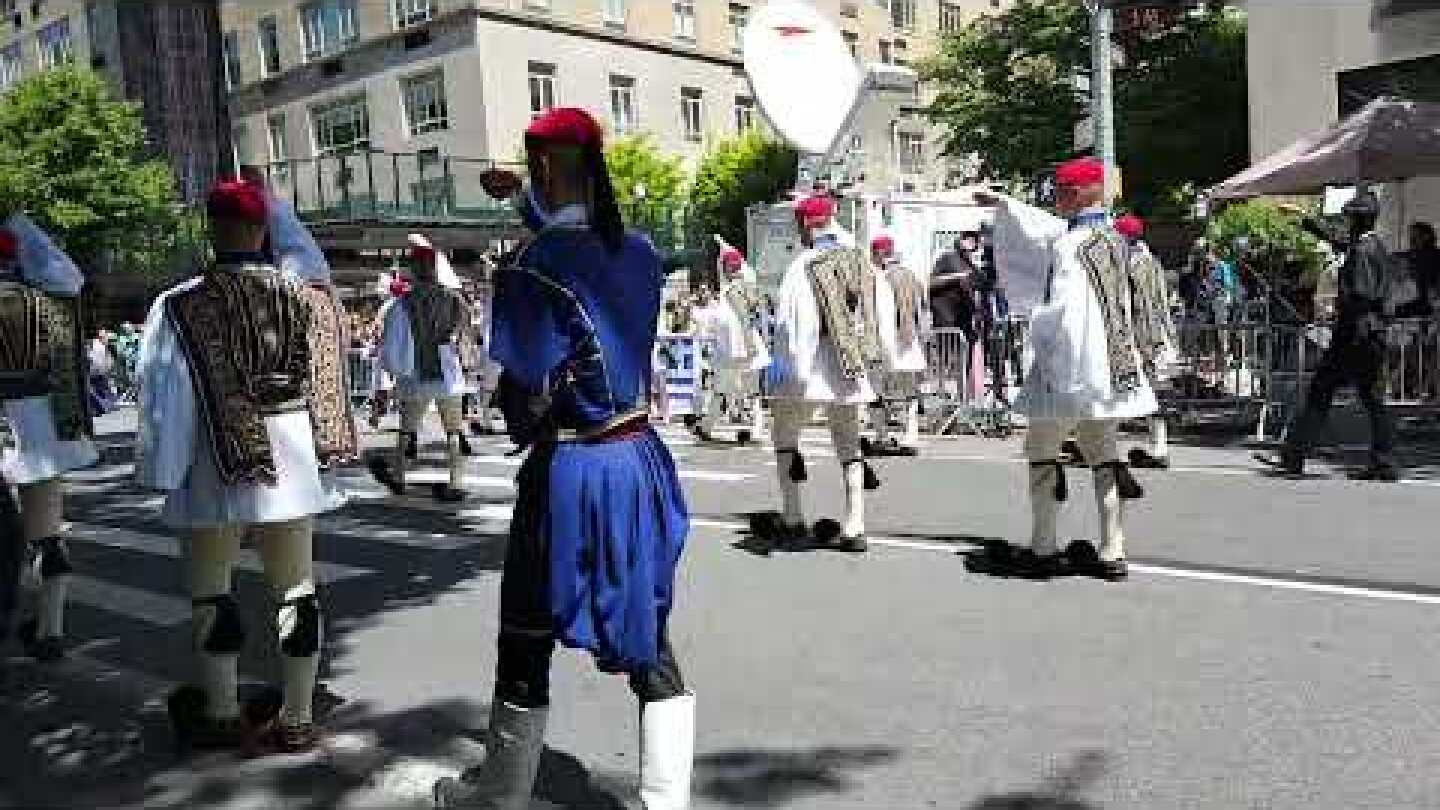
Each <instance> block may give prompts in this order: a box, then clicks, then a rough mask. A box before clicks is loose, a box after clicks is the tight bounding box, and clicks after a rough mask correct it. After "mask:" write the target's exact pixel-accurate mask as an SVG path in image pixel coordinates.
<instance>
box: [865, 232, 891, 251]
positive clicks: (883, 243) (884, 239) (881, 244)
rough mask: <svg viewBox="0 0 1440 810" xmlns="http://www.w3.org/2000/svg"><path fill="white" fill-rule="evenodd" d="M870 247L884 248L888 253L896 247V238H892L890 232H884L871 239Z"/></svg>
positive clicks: (875, 248)
mask: <svg viewBox="0 0 1440 810" xmlns="http://www.w3.org/2000/svg"><path fill="white" fill-rule="evenodd" d="M870 249H871V250H883V251H886V252H887V253H888V252H889V251H892V250H894V249H895V240H894V239H891V238H890V235H889V234H884V233H882V234H880V235H879V236H877V237H875V238H874V239H871V240H870Z"/></svg>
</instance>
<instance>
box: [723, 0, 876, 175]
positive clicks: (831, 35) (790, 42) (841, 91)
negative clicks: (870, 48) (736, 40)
mask: <svg viewBox="0 0 1440 810" xmlns="http://www.w3.org/2000/svg"><path fill="white" fill-rule="evenodd" d="M744 46H745V72H746V74H748V75H749V77H750V85H751V86H752V87H753V88H754V89H755V98H756V100H757V101H758V102H759V104H760V109H761V111H762V112H764V114H765V117H766V119H768V120H769V121H770V124H771V125H772V126H774V127H775V129H776V131H778V132H779V133H780V135H781V136H782V137H783V138H785V139H786V140H787V141H789V142H790V143H791V145H793V146H794V147H795V148H797V149H799V150H801V151H802V152H809V153H812V154H818V155H823V154H826V153H827V152H829V151H830V148H831V147H832V146H833V145H834V143H835V139H836V138H838V137H839V136H840V130H841V129H842V128H843V127H844V126H845V124H846V122H847V121H848V120H849V118H850V113H851V111H852V110H854V109H855V106H856V105H857V104H858V103H859V101H860V90H861V87H862V85H863V77H862V75H861V72H860V67H859V65H857V64H856V62H855V57H853V56H852V55H851V54H850V48H849V46H847V45H846V44H845V40H844V39H843V38H842V37H841V36H840V31H839V30H838V29H836V28H835V26H834V25H832V24H831V23H830V21H829V20H827V19H825V17H824V16H823V15H821V13H820V12H818V11H816V10H815V8H814V7H812V6H811V5H810V4H808V3H805V2H799V1H798V0H774V2H771V3H770V4H769V5H766V6H764V7H762V8H760V9H759V10H758V11H756V12H755V14H754V15H753V16H752V17H751V18H750V22H749V24H748V25H747V26H746V27H745V39H744Z"/></svg>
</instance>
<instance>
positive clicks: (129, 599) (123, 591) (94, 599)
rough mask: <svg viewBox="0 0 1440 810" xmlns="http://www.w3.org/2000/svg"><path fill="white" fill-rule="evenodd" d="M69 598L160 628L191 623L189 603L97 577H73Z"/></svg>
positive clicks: (187, 600)
mask: <svg viewBox="0 0 1440 810" xmlns="http://www.w3.org/2000/svg"><path fill="white" fill-rule="evenodd" d="M69 595H70V599H71V601H74V602H78V603H80V604H83V605H89V606H91V607H93V608H97V609H99V610H103V611H105V612H106V613H118V614H120V615H121V616H125V617H126V618H130V619H138V620H140V621H144V622H148V623H150V624H155V625H159V626H161V627H174V626H175V625H177V624H184V623H185V622H188V621H190V600H189V599H182V598H180V597H178V596H167V595H165V594H160V593H155V592H154V591H146V590H141V589H139V588H131V587H129V586H126V585H119V584H117V583H114V582H106V581H105V580H102V579H95V578H94V577H87V576H81V575H78V574H77V575H75V576H73V577H72V578H71V580H70V594H69Z"/></svg>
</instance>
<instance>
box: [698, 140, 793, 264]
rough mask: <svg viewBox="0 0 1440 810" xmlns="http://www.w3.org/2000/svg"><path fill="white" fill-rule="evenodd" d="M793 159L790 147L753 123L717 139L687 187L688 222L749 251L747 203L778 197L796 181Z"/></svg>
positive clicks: (699, 231)
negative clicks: (727, 137) (731, 135)
mask: <svg viewBox="0 0 1440 810" xmlns="http://www.w3.org/2000/svg"><path fill="white" fill-rule="evenodd" d="M797 162H798V156H797V154H796V153H795V150H794V149H792V148H791V147H789V146H787V145H785V144H782V143H779V142H776V141H772V140H769V139H767V138H766V137H765V136H764V135H762V134H761V133H760V132H759V131H757V130H753V129H752V130H749V131H746V132H744V133H741V134H740V135H738V136H737V137H734V138H730V139H727V140H723V141H720V142H719V143H717V144H715V146H714V147H713V148H711V149H710V151H708V152H706V154H705V156H704V157H703V158H701V160H700V166H699V167H698V168H697V169H696V171H695V182H694V183H693V184H692V185H691V188H690V218H691V227H692V228H693V229H695V230H696V232H698V233H702V234H719V235H720V236H721V237H722V238H724V239H725V241H727V242H729V243H730V244H731V245H734V246H735V247H737V248H739V249H740V250H742V251H746V252H748V251H749V245H748V244H747V242H748V238H747V233H746V223H745V209H746V208H748V207H750V206H751V205H754V204H756V203H767V202H774V201H775V200H776V199H778V198H779V197H780V195H781V194H782V193H783V192H785V191H786V190H787V189H789V188H790V187H791V186H792V185H793V184H794V182H795V170H796V168H797Z"/></svg>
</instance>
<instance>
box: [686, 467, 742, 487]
mask: <svg viewBox="0 0 1440 810" xmlns="http://www.w3.org/2000/svg"><path fill="white" fill-rule="evenodd" d="M680 477H681V478H682V479H684V480H686V481H712V482H716V483H722V484H734V483H738V482H740V481H749V480H750V479H751V478H754V477H755V475H754V474H753V473H731V472H716V471H714V470H681V471H680Z"/></svg>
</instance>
